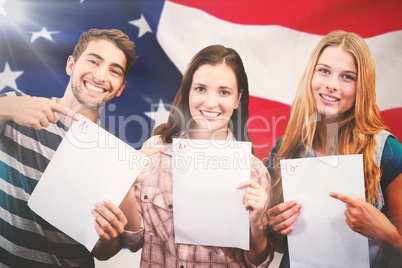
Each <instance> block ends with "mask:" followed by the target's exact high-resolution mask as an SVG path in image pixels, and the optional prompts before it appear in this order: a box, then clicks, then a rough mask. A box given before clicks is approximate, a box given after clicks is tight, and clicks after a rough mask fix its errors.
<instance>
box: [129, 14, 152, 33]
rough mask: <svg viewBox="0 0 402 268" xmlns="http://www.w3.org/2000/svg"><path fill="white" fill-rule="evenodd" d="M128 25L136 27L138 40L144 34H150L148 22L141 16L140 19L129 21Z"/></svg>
mask: <svg viewBox="0 0 402 268" xmlns="http://www.w3.org/2000/svg"><path fill="white" fill-rule="evenodd" d="M129 23H130V24H132V25H134V26H137V27H138V28H139V29H140V31H139V32H138V38H140V37H141V36H143V35H144V34H146V33H147V32H151V33H152V30H151V27H149V25H148V22H147V21H146V20H145V18H144V16H143V15H142V14H141V18H139V19H138V20H132V21H129Z"/></svg>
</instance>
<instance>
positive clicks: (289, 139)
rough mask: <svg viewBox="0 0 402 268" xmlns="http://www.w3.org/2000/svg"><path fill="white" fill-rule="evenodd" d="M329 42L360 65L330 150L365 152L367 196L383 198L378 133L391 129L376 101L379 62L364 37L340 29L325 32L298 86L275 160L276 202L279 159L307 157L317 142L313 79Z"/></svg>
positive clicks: (278, 198)
mask: <svg viewBox="0 0 402 268" xmlns="http://www.w3.org/2000/svg"><path fill="white" fill-rule="evenodd" d="M328 46H341V47H342V48H343V49H344V50H345V51H346V52H349V53H350V54H351V55H352V56H353V58H354V59H355V63H356V68H357V81H356V99H355V103H354V104H353V106H352V107H351V108H350V109H349V110H348V111H347V112H345V113H344V114H342V115H340V120H339V124H338V131H337V133H336V134H337V137H332V143H333V145H334V146H333V148H332V150H331V152H330V154H332V155H334V154H339V155H348V154H363V159H364V160H363V162H364V173H365V188H366V200H367V201H368V202H372V203H374V202H375V201H376V200H377V199H378V198H379V195H378V192H379V189H378V182H379V181H380V178H381V170H380V167H379V166H378V165H376V163H375V162H374V152H375V149H376V145H377V144H376V141H375V139H374V134H376V133H377V132H379V131H380V130H383V129H387V130H388V127H387V126H385V125H384V123H383V121H382V118H381V115H380V110H379V109H378V107H377V105H376V95H375V65H374V61H373V58H372V56H371V53H370V50H369V48H368V46H367V44H366V43H365V42H364V40H363V38H362V37H360V36H359V35H358V34H356V33H348V32H344V31H340V30H337V31H333V32H331V33H329V34H328V35H327V36H325V37H324V38H323V39H322V40H321V41H320V42H319V43H318V45H317V46H316V48H315V49H314V50H313V52H312V54H311V56H310V59H309V61H308V64H307V67H306V69H305V71H304V74H303V76H302V79H301V81H300V84H299V86H298V89H297V93H296V97H295V99H294V101H293V104H292V108H291V113H290V119H289V122H288V124H287V127H286V130H285V135H284V138H283V142H282V145H281V147H280V150H279V151H278V154H277V158H276V163H275V173H276V176H275V177H276V178H274V179H273V182H272V183H273V191H274V196H275V197H276V200H274V201H275V202H274V203H275V204H278V203H280V202H282V200H283V195H282V183H281V175H280V168H279V160H280V159H290V158H299V157H305V156H306V155H307V154H308V153H309V150H310V148H312V146H313V140H314V137H315V135H316V130H317V121H318V120H319V116H320V115H319V113H318V112H317V108H316V104H315V101H314V98H313V95H312V91H311V79H312V77H313V73H314V70H315V67H316V65H317V61H318V59H319V57H320V55H321V54H322V52H323V50H324V49H325V48H326V47H328ZM336 145H337V146H336Z"/></svg>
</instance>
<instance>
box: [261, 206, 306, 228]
mask: <svg viewBox="0 0 402 268" xmlns="http://www.w3.org/2000/svg"><path fill="white" fill-rule="evenodd" d="M300 209H301V205H300V204H297V202H296V201H288V202H286V203H281V204H279V205H277V206H275V207H273V208H271V209H269V210H268V211H267V217H268V225H269V228H270V230H271V231H274V232H276V233H279V234H281V235H288V234H289V233H290V232H292V231H293V229H294V227H295V221H296V219H297V217H299V215H300Z"/></svg>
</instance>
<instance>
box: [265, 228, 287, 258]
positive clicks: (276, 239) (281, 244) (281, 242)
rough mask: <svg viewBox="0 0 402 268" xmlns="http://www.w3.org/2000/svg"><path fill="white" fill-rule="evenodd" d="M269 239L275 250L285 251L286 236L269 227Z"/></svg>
mask: <svg viewBox="0 0 402 268" xmlns="http://www.w3.org/2000/svg"><path fill="white" fill-rule="evenodd" d="M268 237H269V240H271V242H272V244H273V247H274V250H275V251H276V252H278V253H283V252H284V251H285V249H286V236H285V235H281V234H280V233H277V232H275V231H274V230H271V228H269V232H268Z"/></svg>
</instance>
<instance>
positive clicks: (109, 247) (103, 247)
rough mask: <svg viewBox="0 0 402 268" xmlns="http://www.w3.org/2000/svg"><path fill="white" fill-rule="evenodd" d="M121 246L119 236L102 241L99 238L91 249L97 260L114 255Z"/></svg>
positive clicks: (106, 258)
mask: <svg viewBox="0 0 402 268" xmlns="http://www.w3.org/2000/svg"><path fill="white" fill-rule="evenodd" d="M122 246H123V243H122V241H121V238H120V236H118V237H116V238H114V239H112V240H110V241H102V240H100V239H99V240H98V242H97V243H96V245H95V247H94V249H93V250H92V255H93V256H94V257H95V258H97V259H98V260H108V259H110V258H111V257H113V256H114V255H116V254H117V253H118V252H119V251H120V250H121V248H122Z"/></svg>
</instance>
